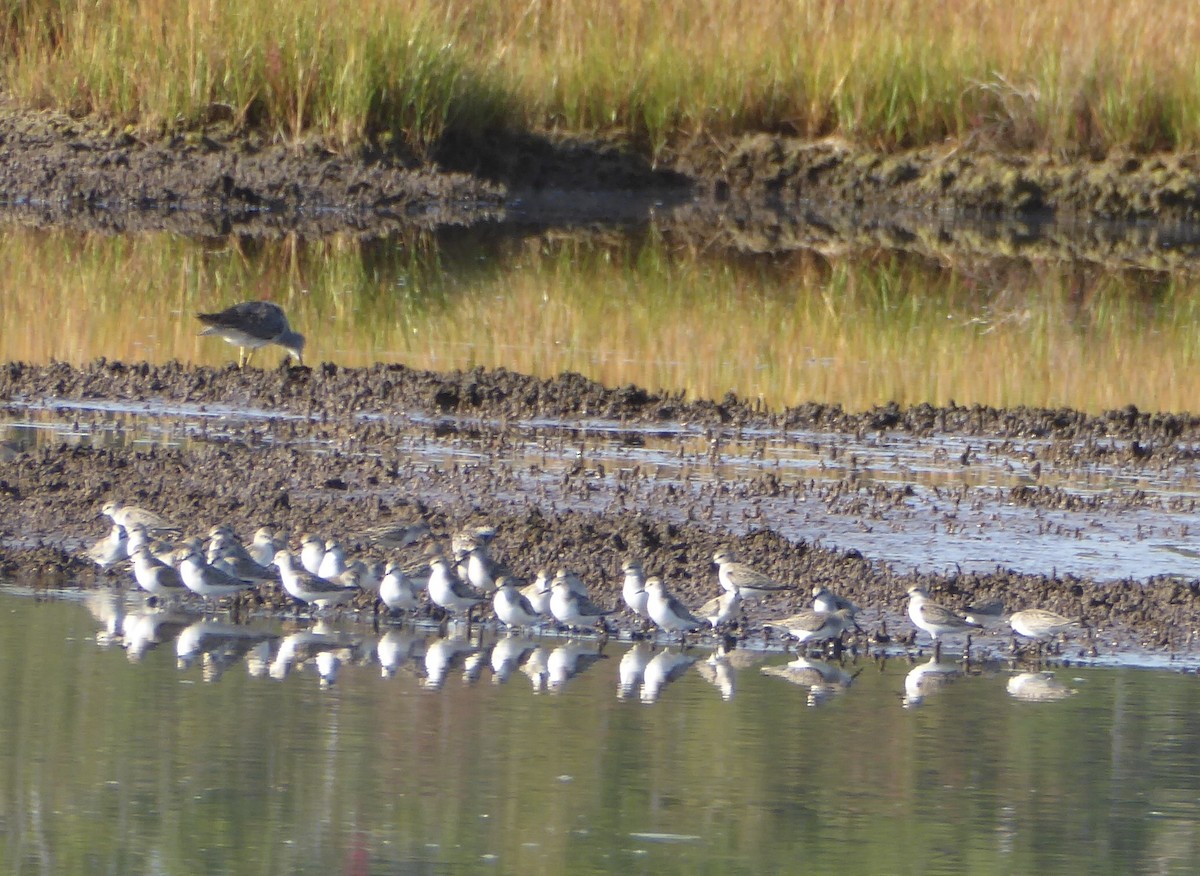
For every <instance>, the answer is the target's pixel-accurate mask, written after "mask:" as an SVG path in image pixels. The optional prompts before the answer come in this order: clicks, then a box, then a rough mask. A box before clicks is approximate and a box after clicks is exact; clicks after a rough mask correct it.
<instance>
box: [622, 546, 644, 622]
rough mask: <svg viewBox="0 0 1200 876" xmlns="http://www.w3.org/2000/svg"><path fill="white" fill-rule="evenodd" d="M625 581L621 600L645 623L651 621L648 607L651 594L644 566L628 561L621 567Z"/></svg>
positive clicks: (634, 561)
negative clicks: (648, 589)
mask: <svg viewBox="0 0 1200 876" xmlns="http://www.w3.org/2000/svg"><path fill="white" fill-rule="evenodd" d="M621 571H622V572H624V573H625V580H624V581H622V582H621V598H622V599H624V600H625V604H626V605H627V606H629V610H630V611H632V612H633V613H634V614H636V615H637V616H638V617H640V618H641V619H642V620H643V621H646V620H649V619H650V610H649V609H648V608H647V607H646V604H647V601H648V600H649V599H650V594H649V593H647V592H646V573H645V572H643V571H642V564H641V563H640V562H638V561H637V560H626V561H625V564H624V565H623V566H621Z"/></svg>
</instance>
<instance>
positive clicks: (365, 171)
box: [0, 108, 1200, 269]
mask: <svg viewBox="0 0 1200 876" xmlns="http://www.w3.org/2000/svg"><path fill="white" fill-rule="evenodd" d="M0 166H2V167H3V168H4V171H3V173H0V216H3V217H4V218H5V219H6V220H7V221H10V222H13V223H20V224H25V225H32V226H37V227H55V228H61V227H71V228H77V229H80V230H83V231H98V232H101V233H114V234H119V233H133V232H144V231H169V232H172V233H177V234H186V235H191V236H220V235H226V234H239V235H250V236H271V237H277V236H280V235H286V234H303V235H314V236H316V235H328V234H332V233H350V234H355V235H359V236H363V237H379V236H384V235H388V234H392V233H395V232H397V231H401V230H411V229H413V228H423V229H435V228H438V227H445V226H453V225H473V224H478V223H481V222H487V223H499V224H502V225H505V226H511V227H513V228H516V229H519V228H522V227H528V226H535V227H545V226H550V225H553V226H564V225H567V226H569V225H580V224H629V223H644V222H650V221H653V222H654V223H655V224H656V226H658V227H659V228H661V229H662V231H663V233H665V234H670V235H673V236H674V237H676V238H679V239H685V240H690V241H694V242H696V243H697V245H703V246H706V247H724V248H728V249H730V250H733V251H738V252H747V253H779V252H787V251H791V250H796V249H815V250H818V251H826V250H831V251H844V250H845V248H846V247H855V248H871V247H887V248H891V249H900V250H906V251H914V252H917V253H921V254H925V255H944V254H948V253H949V254H958V255H962V256H970V257H974V258H978V257H1008V256H1012V255H1014V254H1020V255H1025V256H1028V257H1031V258H1070V259H1073V260H1083V261H1092V262H1098V263H1102V264H1109V265H1121V266H1125V267H1128V266H1137V267H1144V268H1151V269H1178V268H1181V267H1185V268H1186V267H1187V266H1188V265H1189V263H1190V261H1191V260H1193V259H1194V258H1195V256H1196V254H1197V253H1198V252H1200V230H1197V222H1198V221H1200V156H1197V155H1183V154H1180V155H1132V154H1113V155H1110V156H1108V157H1105V158H1103V159H1099V160H1096V159H1079V160H1055V159H1053V158H1051V157H1049V156H1042V155H1029V154H1000V153H993V152H988V151H982V150H970V149H960V148H954V147H949V146H948V147H946V148H944V149H931V148H927V149H922V150H916V151H912V152H907V153H899V154H884V153H876V152H871V151H869V150H864V149H861V148H855V147H852V146H850V145H849V144H846V143H842V142H837V141H820V142H805V141H798V140H790V139H787V138H783V137H768V136H765V135H755V136H748V137H743V138H739V139H737V140H734V141H728V142H707V141H706V142H703V143H692V144H684V145H681V146H679V147H678V148H677V149H676V150H675V151H673V152H672V153H670V154H668V155H667V156H665V157H664V159H663V160H662V161H660V163H659V164H657V165H651V164H650V163H649V162H648V161H647V160H646V159H645V158H644V157H642V156H640V155H639V154H637V153H636V152H635V151H633V150H631V149H628V148H626V147H624V146H623V145H622V144H619V143H611V142H599V141H590V140H587V139H584V138H580V137H574V136H569V135H557V134H556V135H543V134H536V133H527V132H504V131H498V132H494V133H493V134H491V135H489V136H487V137H481V138H469V139H466V138H459V139H453V138H450V139H447V140H446V141H445V142H443V143H442V144H441V145H440V146H439V147H438V149H436V150H435V151H434V153H433V154H431V155H429V156H424V157H418V156H414V155H411V154H406V153H404V152H401V151H396V150H394V149H384V148H380V147H377V146H374V145H372V144H363V145H362V146H360V147H358V148H357V149H354V150H334V149H331V148H328V147H327V146H326V145H325V144H323V143H321V142H320V141H317V140H308V141H303V142H299V143H290V144H283V143H276V142H271V141H269V140H267V139H265V138H264V137H262V136H261V135H258V134H256V133H254V132H247V131H238V130H232V129H229V128H228V127H225V126H222V125H219V124H218V125H213V126H210V127H209V128H207V129H205V130H200V131H192V132H186V133H179V134H175V135H172V136H164V137H159V138H153V139H149V138H146V137H144V136H142V135H140V134H136V133H131V132H129V131H124V130H118V129H115V128H112V127H110V126H105V125H103V124H101V123H100V122H98V121H96V120H92V119H86V118H85V119H75V118H71V117H68V116H65V115H62V114H59V113H53V112H42V113H28V112H19V111H16V110H14V109H12V108H8V109H7V110H6V111H4V112H2V113H0Z"/></svg>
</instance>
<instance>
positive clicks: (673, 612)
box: [646, 576, 704, 640]
mask: <svg viewBox="0 0 1200 876" xmlns="http://www.w3.org/2000/svg"><path fill="white" fill-rule="evenodd" d="M646 593H647V594H648V595H649V599H648V600H647V601H646V608H647V610H648V611H649V612H650V619H651V620H653V621H654V622H655V623H656V624H658V626H659V628H660V629H662V630H663V631H665V632H666V633H667V634H668V635H670V634H671V633H679V637H680V639H681V640H682V639H683V636H684V634H686V633H689V632H691V631H692V630H698V629H700V627H702V626H704V621H702V620H700V618H698V617H696V616H695V615H694V614H692V613H691V611H689V610H688V607H687V606H686V605H684V604H683V603H682V602H680V601H679V600H678V599H676V598H675V597H674V596H672V595H671V594H670V593H668V592H667V587H666V585H665V584H664V583H663V581H662V579H661V578H659V577H657V576H654V577H650V578H647V579H646Z"/></svg>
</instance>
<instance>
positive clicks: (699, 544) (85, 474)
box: [0, 362, 1200, 648]
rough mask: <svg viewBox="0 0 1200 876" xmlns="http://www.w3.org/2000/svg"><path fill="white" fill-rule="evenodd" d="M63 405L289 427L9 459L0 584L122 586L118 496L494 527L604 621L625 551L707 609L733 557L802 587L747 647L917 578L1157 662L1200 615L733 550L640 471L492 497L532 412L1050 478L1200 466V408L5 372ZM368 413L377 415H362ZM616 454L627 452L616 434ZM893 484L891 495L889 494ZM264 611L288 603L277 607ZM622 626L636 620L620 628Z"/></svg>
mask: <svg viewBox="0 0 1200 876" xmlns="http://www.w3.org/2000/svg"><path fill="white" fill-rule="evenodd" d="M54 399H63V400H71V399H77V400H94V401H99V400H108V401H115V402H127V403H130V405H131V406H132V405H133V404H134V403H136V402H155V401H157V402H159V403H165V402H175V403H189V404H193V405H200V406H202V405H209V404H212V405H216V404H220V405H231V406H236V407H239V408H262V409H264V410H266V411H270V412H273V413H275V414H277V415H278V414H285V413H286V414H290V415H291V416H273V417H268V418H264V419H261V420H247V421H242V422H241V423H240V425H239V424H238V422H236V421H231V422H230V423H224V422H222V423H221V424H220V426H219V428H220V430H221V431H220V434H219V435H218V436H214V437H213V438H211V439H209V440H201V441H192V442H188V443H186V444H185V445H184V446H181V447H174V448H161V447H150V448H148V449H132V450H105V449H92V448H84V447H76V446H68V445H60V446H53V447H51V446H47V447H42V448H37V449H35V450H31V451H24V452H18V453H15V454H10V455H11V457H12V458H11V459H8V461H6V462H4V463H2V464H0V572H3V573H4V574H6V575H9V576H13V577H16V578H18V579H20V580H22V581H25V582H27V583H31V584H34V585H35V586H85V587H86V586H112V585H114V584H116V583H118V582H122V583H124V584H126V585H127V584H128V581H127V580H126V579H127V578H128V575H127V574H126V573H115V574H110V575H108V576H106V575H104V574H101V573H98V572H97V571H95V569H94V567H92V566H91V565H90V564H89V563H88V562H87V561H86V560H83V559H81V552H80V550H79V548H80V545H81V544H82V543H83V542H84V540H86V539H88V538H95V537H98V536H99V535H100V534H101V533H102V531H103V529H104V526H103V524H102V523H101V521H100V520H99V517H98V512H99V508H100V507H101V505H102V504H103V502H105V501H107V500H108V499H111V498H116V497H119V498H122V499H123V500H125V501H128V502H134V503H142V504H147V505H150V506H152V507H154V508H155V510H157V511H159V512H160V513H162V514H164V515H166V516H167V517H168V518H170V519H172V520H174V521H176V522H177V523H178V524H179V525H181V526H183V527H184V528H185V529H187V530H188V531H196V532H204V531H207V529H208V527H209V526H211V525H213V524H214V523H217V522H224V523H229V524H231V525H233V526H234V527H235V528H236V529H238V530H239V531H242V532H243V533H248V532H252V531H253V530H254V529H255V528H256V527H257V526H259V525H262V524H264V523H271V524H274V525H280V526H286V527H289V528H290V529H291V530H292V532H293V534H294V535H298V534H299V533H301V532H303V531H306V530H308V529H310V528H314V527H315V528H318V529H320V530H321V531H323V532H329V533H335V534H337V535H338V536H339V537H340V538H342V539H343V541H344V542H345V543H347V544H348V545H349V546H351V547H352V549H353V550H359V549H364V550H365V549H368V547H369V546H368V544H367V542H366V539H365V538H364V537H362V535H361V534H362V533H363V532H364V531H365V530H366V529H368V528H369V527H372V526H378V525H380V524H382V523H388V522H396V521H403V522H413V521H415V520H417V519H421V520H424V521H425V522H426V523H428V524H429V526H430V528H431V529H432V530H433V532H434V533H435V535H437V536H438V537H440V538H442V539H443V540H444V539H446V538H447V537H448V535H449V533H451V532H453V531H454V530H456V529H457V528H459V527H461V526H464V525H467V524H473V523H483V522H487V523H489V524H491V525H494V526H495V527H496V528H497V529H498V531H499V535H498V536H497V541H496V545H495V547H496V553H497V555H498V556H500V557H501V558H504V559H506V560H507V561H508V562H510V563H511V564H512V565H513V566H514V571H516V572H517V573H518V574H521V575H532V574H533V573H534V572H536V570H537V569H538V568H539V567H542V566H548V567H552V568H554V567H558V566H566V567H569V568H576V569H578V570H580V571H581V572H582V573H584V574H585V575H586V577H587V579H588V581H589V583H590V584H591V585H592V586H593V588H594V590H595V591H596V594H597V600H598V601H600V602H601V603H603V604H605V605H608V606H616V605H617V604H618V602H619V588H620V580H621V577H620V564H621V562H622V561H623V560H624V558H625V557H627V556H629V555H635V556H640V557H642V558H643V559H644V560H645V561H646V563H647V568H648V569H649V570H652V571H653V572H658V573H660V574H663V575H665V576H667V578H668V579H669V580H670V581H671V582H672V586H673V587H674V588H675V589H676V590H677V591H678V592H679V594H680V595H681V596H682V597H683V598H684V599H685V600H687V601H688V602H689V603H690V604H698V603H699V602H700V601H703V599H707V598H708V597H709V596H711V595H713V588H714V586H715V585H714V582H715V576H714V572H713V569H712V566H711V557H712V553H713V551H714V550H716V549H717V548H718V547H721V546H725V545H733V546H734V547H735V548H737V549H738V550H739V551H740V552H741V553H742V554H743V555H744V556H745V557H746V558H747V559H749V560H751V561H752V562H753V563H754V564H755V565H756V566H758V567H760V568H762V569H763V570H764V571H767V572H768V573H770V574H773V575H776V576H777V577H778V578H779V579H780V580H783V581H788V582H792V583H794V584H795V585H796V589H795V590H792V591H789V592H787V593H784V594H781V595H780V596H778V597H772V598H771V599H770V600H768V601H767V602H766V603H764V604H763V605H759V606H754V607H753V608H752V610H751V612H750V615H749V627H748V628H747V629H748V630H749V631H753V632H754V634H755V635H760V634H761V632H762V631H761V622H762V620H763V619H764V618H768V617H773V616H779V615H781V614H784V613H788V612H791V611H793V610H796V609H799V608H801V607H803V606H806V605H807V602H808V599H809V596H808V594H809V588H811V587H812V586H814V585H816V584H828V585H830V586H833V587H835V589H837V590H838V591H839V592H843V593H845V594H846V595H847V596H849V597H850V598H852V599H853V600H855V601H856V602H858V603H859V604H861V605H865V606H874V607H881V608H884V609H886V610H887V611H888V612H890V615H891V617H893V618H895V617H896V616H897V615H898V613H899V612H900V611H902V608H903V594H904V592H905V590H906V589H907V588H908V587H909V586H912V585H913V584H917V583H919V584H923V585H924V586H926V587H928V588H929V589H931V591H933V592H935V593H937V594H940V596H941V598H943V599H945V600H947V601H950V602H956V603H961V602H965V601H967V600H982V599H986V598H990V597H1000V598H1002V599H1004V600H1005V601H1006V602H1007V603H1008V604H1009V605H1015V606H1028V605H1037V606H1040V607H1044V608H1049V609H1052V610H1057V611H1060V612H1062V613H1064V614H1067V615H1070V616H1080V615H1082V616H1083V617H1084V618H1085V619H1086V620H1087V621H1088V623H1089V624H1090V625H1092V626H1093V627H1094V628H1095V629H1096V630H1097V631H1098V635H1099V636H1100V637H1101V639H1102V640H1103V641H1105V642H1109V643H1111V642H1113V641H1123V642H1125V643H1127V644H1128V643H1129V642H1131V641H1132V642H1138V643H1141V644H1143V645H1145V646H1149V647H1154V648H1182V647H1186V645H1187V644H1188V643H1190V642H1191V641H1192V640H1193V638H1194V636H1195V633H1196V627H1197V624H1198V620H1200V582H1197V581H1194V580H1193V581H1181V580H1176V579H1169V578H1165V577H1164V578H1154V579H1151V580H1150V581H1148V582H1141V581H1128V580H1123V581H1116V582H1112V581H1109V582H1101V581H1095V580H1089V579H1085V578H1079V577H1072V576H1061V575H1055V574H1049V575H1045V574H1043V575H1037V574H1021V573H1017V572H1014V571H1011V570H1007V569H1003V568H996V569H995V570H994V571H993V572H990V573H986V574H985V573H975V574H950V575H947V574H940V573H938V574H930V573H923V572H919V571H918V572H912V573H906V574H899V573H896V572H895V571H893V570H891V569H890V568H889V567H888V564H887V562H886V558H876V559H868V558H865V557H863V556H861V555H859V554H858V553H857V552H855V551H850V552H845V551H837V550H831V549H827V548H824V547H821V546H819V545H817V544H814V543H811V542H806V541H798V542H794V541H789V540H788V539H786V538H783V537H781V536H780V535H779V534H778V533H776V532H774V531H773V530H771V529H770V528H767V527H764V528H761V529H757V530H754V531H751V532H750V533H749V534H747V535H743V536H734V535H733V534H731V533H730V532H729V531H727V530H722V528H720V527H719V526H715V525H712V524H710V523H706V522H705V521H706V520H707V519H708V515H707V511H708V505H709V501H710V500H709V499H707V498H691V497H689V496H688V495H686V494H684V495H678V494H672V492H671V491H669V490H668V491H666V492H663V491H658V490H654V489H649V488H643V487H642V486H640V485H639V484H641V483H642V482H645V483H646V484H652V482H653V475H652V473H646V472H643V473H638V474H630V475H628V476H626V475H621V476H617V475H616V474H614V473H612V472H605V471H604V470H603V467H602V466H597V465H595V464H590V463H589V462H588V461H587V460H585V459H581V460H580V461H579V464H578V465H577V466H575V467H573V468H570V469H568V470H567V471H565V472H564V473H563V475H562V476H561V477H560V478H555V479H551V481H552V482H546V484H545V486H544V487H542V488H541V490H540V492H539V494H538V495H521V496H518V497H517V498H515V499H508V500H501V499H499V498H498V497H501V496H503V495H505V493H506V490H507V489H508V488H509V485H510V483H511V482H512V479H513V475H514V471H515V469H516V467H518V466H522V465H528V464H529V463H528V462H527V461H522V460H521V459H520V458H518V456H516V455H514V454H513V451H512V449H511V448H512V446H513V445H514V444H515V443H517V442H514V441H512V440H510V439H511V438H513V437H515V433H514V432H513V430H514V429H519V428H520V426H519V424H518V423H516V421H518V420H521V419H524V418H529V417H538V416H541V417H555V418H558V419H561V420H564V421H566V422H568V423H569V422H570V421H572V420H575V421H577V422H579V423H580V426H581V427H584V426H586V423H587V422H588V421H589V420H591V419H592V418H604V419H609V420H615V421H618V422H625V423H628V424H630V426H631V428H632V426H633V424H641V425H643V426H645V425H651V426H653V425H654V424H665V423H667V422H668V421H669V422H673V423H675V424H676V425H678V424H679V423H680V422H687V423H690V424H692V425H693V426H694V427H700V428H703V429H705V430H709V431H711V432H712V433H713V434H714V435H715V434H727V435H732V434H734V433H736V432H737V431H738V430H750V429H763V430H779V429H788V428H793V429H794V428H801V427H803V428H815V429H823V430H844V431H849V432H859V431H862V430H902V431H910V432H913V433H914V434H922V435H923V434H929V433H931V432H945V433H954V434H965V435H971V436H980V437H985V436H986V437H987V438H989V439H990V440H994V441H1002V440H1004V439H1003V438H1001V436H1004V435H1008V436H1018V437H1019V436H1032V435H1039V436H1052V437H1057V438H1058V439H1060V440H1059V442H1058V444H1060V445H1061V457H1060V458H1059V459H1058V462H1057V463H1056V464H1060V465H1068V464H1071V463H1072V462H1073V461H1074V462H1075V463H1076V464H1078V465H1081V466H1087V465H1090V464H1093V463H1094V462H1095V461H1096V460H1097V459H1103V460H1105V461H1108V462H1112V461H1113V460H1114V459H1118V460H1120V461H1122V463H1123V464H1126V465H1130V466H1137V465H1142V464H1151V465H1152V464H1155V463H1154V459H1155V458H1158V459H1162V458H1166V457H1168V456H1169V457H1172V458H1174V457H1175V456H1176V455H1178V454H1193V453H1195V446H1196V443H1197V441H1200V420H1198V419H1197V418H1195V417H1191V416H1190V415H1149V414H1143V413H1141V412H1138V411H1135V410H1133V409H1127V410H1122V411H1114V412H1110V413H1109V414H1104V415H1100V416H1089V415H1086V414H1082V413H1079V412H1075V411H1034V410H1011V411H1004V410H995V409H989V408H960V407H951V408H944V409H935V408H929V407H926V406H919V407H914V408H908V409H902V408H899V407H896V406H887V407H883V408H880V409H877V410H875V411H869V412H863V413H858V414H855V413H849V412H845V411H843V410H841V409H840V408H837V407H836V406H821V405H808V406H803V407H801V408H796V409H793V410H790V411H787V412H771V411H765V410H762V409H761V408H760V407H759V406H757V405H755V404H752V403H747V402H744V401H742V400H739V399H736V398H733V397H728V398H726V399H723V400H721V401H719V402H718V401H688V400H686V399H684V398H682V397H681V396H678V395H670V394H664V393H653V392H648V391H646V390H642V389H639V388H637V387H623V388H606V387H603V386H600V385H598V384H596V383H594V382H592V381H588V380H586V379H584V378H582V377H580V376H578V375H573V374H564V375H561V376H559V377H557V378H553V379H545V380H543V379H538V378H533V377H529V376H526V375H519V374H514V373H512V372H508V371H504V370H496V371H483V370H476V371H469V372H456V373H447V374H437V373H432V372H423V371H417V370H414V369H409V368H406V367H404V366H402V365H390V366H376V367H374V368H369V369H343V368H338V367H336V366H332V365H327V366H320V367H317V368H313V369H307V368H293V369H280V370H276V371H257V370H246V371H238V370H236V369H234V368H227V369H208V368H191V367H185V366H182V365H179V364H167V365H162V366H153V365H148V364H134V365H127V364H123V363H116V362H97V363H94V364H93V365H91V366H89V367H87V368H72V367H70V366H66V365H62V364H54V365H49V366H30V365H22V364H20V363H10V364H8V365H5V366H3V368H2V369H0V402H4V403H6V404H9V405H12V404H21V403H22V402H30V401H48V402H49V403H50V404H53V400H54ZM362 413H377V414H380V416H378V417H372V418H370V419H366V420H364V419H362V418H361V417H360V416H359V415H360V414H362ZM414 435H415V436H416V438H415V439H414ZM421 436H424V437H423V438H422V437H421ZM447 436H454V438H455V440H459V441H469V442H470V443H471V447H472V448H473V452H474V453H475V454H477V456H478V460H479V461H478V462H474V463H472V462H464V463H462V464H455V465H448V466H429V465H428V464H419V463H414V461H413V458H412V456H411V454H410V453H409V452H408V451H407V450H406V449H405V447H406V446H409V445H408V444H406V442H411V441H412V440H430V441H432V440H437V439H444V438H446V437H447ZM614 440H617V441H620V440H624V439H623V438H622V437H621V436H620V433H619V432H618V434H617V436H616V437H614ZM629 440H634V439H633V438H630V439H629ZM1056 446H1057V445H1056ZM316 448H320V449H321V452H314V450H315V449H316ZM1017 449H1018V450H1019V448H1017ZM630 478H635V479H637V480H638V482H639V483H636V484H635V483H633V482H632V481H630ZM844 486H845V488H846V489H848V490H851V491H853V490H855V489H857V487H856V486H855V485H853V484H850V483H847V484H846V485H844ZM721 488H722V489H723V490H725V489H728V490H734V491H737V492H738V493H739V494H743V495H747V496H753V495H754V494H755V493H756V492H762V491H767V492H775V493H778V491H780V490H787V489H789V488H790V487H789V486H788V485H786V484H781V483H779V482H778V481H777V480H775V481H773V479H772V478H771V477H769V476H767V477H764V476H757V477H755V478H752V479H747V480H746V481H745V482H723V483H722V485H721ZM839 488H840V487H839ZM903 489H904V487H903V485H902V484H901V485H897V487H896V490H897V496H898V497H900V496H901V495H902V492H903ZM1019 492H1020V495H1014V496H1013V497H1012V500H1013V501H1023V502H1026V503H1030V504H1035V505H1037V504H1039V503H1044V504H1045V507H1054V503H1059V502H1062V501H1064V498H1063V496H1061V495H1058V494H1057V491H1055V490H1052V489H1041V488H1037V487H1030V488H1023V489H1022V490H1020V491H1019ZM581 495H583V496H588V497H589V498H588V501H587V504H588V506H589V507H590V508H591V509H593V510H587V509H583V510H580V509H579V508H578V507H574V508H571V505H572V503H571V501H569V500H570V499H571V498H573V497H578V496H581ZM877 498H878V497H877ZM887 500H888V497H886V496H884V497H883V498H882V499H881V501H887ZM1129 501H1136V497H1133V498H1130V499H1129ZM681 503H682V505H685V506H686V507H683V508H682V509H681ZM689 503H690V504H689ZM575 505H576V506H578V503H575ZM560 509H570V510H560ZM681 510H682V511H683V512H686V513H684V514H682V515H681V514H680V511H681ZM1105 510H1108V511H1113V510H1116V511H1119V510H1120V509H1119V508H1114V509H1105ZM668 512H670V513H668ZM681 516H682V518H683V520H684V522H680V517H681ZM414 559H415V557H414ZM269 605H271V606H274V607H276V608H284V607H285V603H284V601H283V600H282V599H279V598H276V599H275V601H273V602H271V601H269ZM618 625H620V626H623V627H627V628H628V627H630V626H632V622H631V621H630V620H629V619H628V618H623V619H620V620H618ZM866 627H867V634H868V636H869V637H871V638H873V639H875V640H877V641H893V642H895V641H901V640H903V639H905V638H906V637H907V636H908V635H909V633H905V632H903V630H901V631H900V632H899V633H898V632H897V626H896V625H893V626H892V628H891V632H889V629H888V625H887V621H886V619H883V616H882V615H872V616H871V619H870V620H869V621H867V622H866ZM1076 647H1079V648H1082V647H1084V646H1083V645H1077V646H1076Z"/></svg>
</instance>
